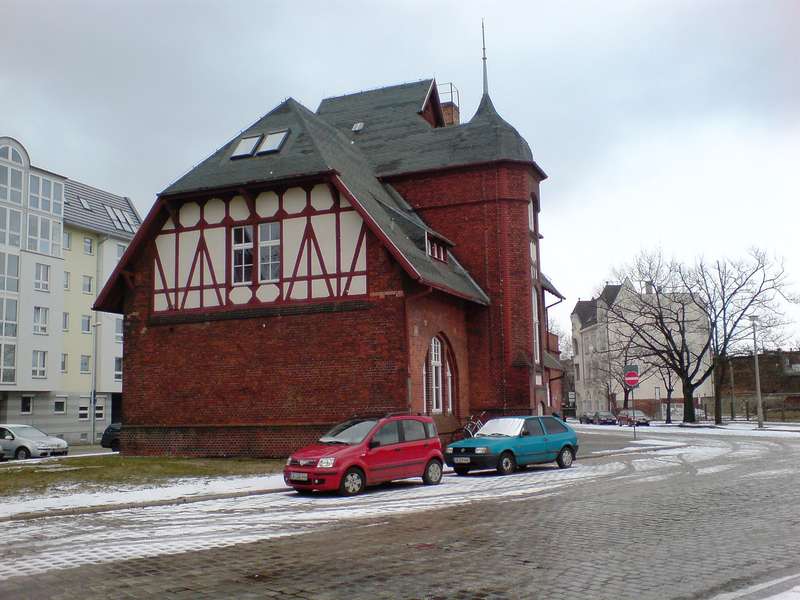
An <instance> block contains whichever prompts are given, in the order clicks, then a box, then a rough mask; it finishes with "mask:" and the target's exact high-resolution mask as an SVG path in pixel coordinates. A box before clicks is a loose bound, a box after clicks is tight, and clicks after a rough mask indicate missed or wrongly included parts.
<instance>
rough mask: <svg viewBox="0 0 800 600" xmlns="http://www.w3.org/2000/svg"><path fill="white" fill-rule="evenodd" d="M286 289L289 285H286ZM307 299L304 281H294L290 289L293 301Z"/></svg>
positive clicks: (306, 287) (306, 288)
mask: <svg viewBox="0 0 800 600" xmlns="http://www.w3.org/2000/svg"><path fill="white" fill-rule="evenodd" d="M286 287H287V289H288V287H289V284H286ZM307 298H308V286H307V285H306V282H305V281H295V282H294V286H293V287H292V299H293V300H306V299H307Z"/></svg>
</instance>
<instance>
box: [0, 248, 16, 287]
mask: <svg viewBox="0 0 800 600" xmlns="http://www.w3.org/2000/svg"><path fill="white" fill-rule="evenodd" d="M12 264H13V265H14V267H13V269H14V271H15V273H16V274H15V275H11V274H10V272H11V270H12V268H11V265H12ZM0 291H7V292H18V291H19V255H17V254H10V253H7V252H0Z"/></svg>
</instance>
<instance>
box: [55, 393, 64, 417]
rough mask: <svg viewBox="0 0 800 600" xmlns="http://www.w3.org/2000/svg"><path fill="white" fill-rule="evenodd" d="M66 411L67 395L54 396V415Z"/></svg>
mask: <svg viewBox="0 0 800 600" xmlns="http://www.w3.org/2000/svg"><path fill="white" fill-rule="evenodd" d="M66 412H67V397H66V396H56V399H55V400H53V414H54V415H63V414H66Z"/></svg>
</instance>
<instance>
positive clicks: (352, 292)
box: [347, 275, 367, 296]
mask: <svg viewBox="0 0 800 600" xmlns="http://www.w3.org/2000/svg"><path fill="white" fill-rule="evenodd" d="M366 293H367V277H366V276H365V275H358V276H356V277H353V281H351V282H350V289H349V290H347V295H348V296H357V295H360V294H366Z"/></svg>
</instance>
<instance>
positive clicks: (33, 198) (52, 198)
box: [28, 175, 64, 216]
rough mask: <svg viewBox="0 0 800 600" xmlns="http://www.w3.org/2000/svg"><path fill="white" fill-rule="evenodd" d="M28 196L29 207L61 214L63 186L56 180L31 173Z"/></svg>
mask: <svg viewBox="0 0 800 600" xmlns="http://www.w3.org/2000/svg"><path fill="white" fill-rule="evenodd" d="M28 198H29V200H28V203H29V205H30V207H31V208H35V209H37V210H41V211H44V212H52V213H53V214H54V215H58V216H61V210H62V203H63V201H64V186H63V185H62V184H61V183H59V182H58V181H50V180H49V179H45V178H44V177H39V176H38V175H31V176H30V188H29V194H28Z"/></svg>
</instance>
